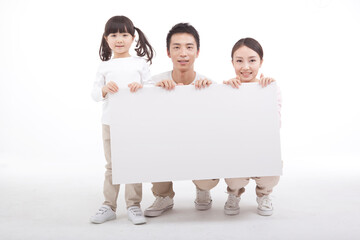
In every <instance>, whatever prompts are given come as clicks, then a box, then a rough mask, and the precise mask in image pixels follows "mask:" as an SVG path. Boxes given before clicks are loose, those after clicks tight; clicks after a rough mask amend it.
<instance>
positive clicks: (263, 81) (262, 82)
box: [259, 74, 275, 87]
mask: <svg viewBox="0 0 360 240" xmlns="http://www.w3.org/2000/svg"><path fill="white" fill-rule="evenodd" d="M272 82H275V79H273V78H268V77H264V74H261V75H260V81H259V84H260V85H261V86H262V87H266V86H267V85H269V84H270V83H272Z"/></svg>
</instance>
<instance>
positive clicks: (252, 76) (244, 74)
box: [232, 46, 262, 82]
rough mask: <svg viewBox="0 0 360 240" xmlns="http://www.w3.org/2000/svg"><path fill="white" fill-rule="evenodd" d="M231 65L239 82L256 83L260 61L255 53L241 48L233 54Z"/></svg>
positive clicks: (244, 47)
mask: <svg viewBox="0 0 360 240" xmlns="http://www.w3.org/2000/svg"><path fill="white" fill-rule="evenodd" d="M232 64H233V66H234V69H235V73H236V75H237V76H239V77H240V81H241V82H256V81H257V80H256V76H257V74H258V72H259V69H260V67H261V64H262V60H261V59H260V56H259V54H257V52H255V51H254V50H252V49H251V48H248V47H246V46H242V47H240V48H239V49H238V50H236V51H235V52H234V55H233V60H232Z"/></svg>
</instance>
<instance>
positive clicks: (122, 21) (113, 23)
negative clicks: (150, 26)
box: [99, 16, 154, 64]
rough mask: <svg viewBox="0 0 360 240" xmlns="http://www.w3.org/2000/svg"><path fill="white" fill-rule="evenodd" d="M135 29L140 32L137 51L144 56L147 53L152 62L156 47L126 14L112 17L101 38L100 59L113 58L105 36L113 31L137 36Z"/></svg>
mask: <svg viewBox="0 0 360 240" xmlns="http://www.w3.org/2000/svg"><path fill="white" fill-rule="evenodd" d="M135 30H136V31H137V32H138V34H139V40H138V41H137V43H136V48H135V51H136V53H137V55H138V56H140V57H144V56H145V55H146V58H147V61H148V62H150V64H151V59H152V58H153V57H154V49H153V48H152V46H151V45H150V43H149V41H148V40H147V39H146V37H145V34H144V33H143V32H142V31H141V30H140V29H139V28H136V27H134V24H133V23H132V21H131V20H130V19H129V18H127V17H125V16H114V17H112V18H110V19H109V20H108V21H107V23H106V25H105V30H104V33H103V36H102V39H101V45H100V50H99V55H100V59H101V60H102V61H108V60H110V59H111V55H112V52H111V49H110V47H109V45H108V44H107V42H106V39H105V37H107V36H109V35H110V34H111V33H117V32H120V33H129V34H131V36H133V37H134V36H135Z"/></svg>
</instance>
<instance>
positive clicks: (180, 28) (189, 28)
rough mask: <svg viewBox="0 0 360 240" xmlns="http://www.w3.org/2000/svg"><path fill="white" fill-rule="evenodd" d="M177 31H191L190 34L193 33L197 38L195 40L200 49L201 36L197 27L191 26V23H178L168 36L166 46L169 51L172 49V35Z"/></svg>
mask: <svg viewBox="0 0 360 240" xmlns="http://www.w3.org/2000/svg"><path fill="white" fill-rule="evenodd" d="M176 33H189V34H191V35H193V37H194V38H195V41H196V46H197V50H199V49H200V37H199V33H198V32H197V31H196V29H195V28H194V27H193V26H191V25H190V24H189V23H178V24H176V25H175V26H173V27H172V28H171V29H170V31H169V33H168V35H167V37H166V48H167V50H168V51H170V40H171V37H172V35H174V34H176Z"/></svg>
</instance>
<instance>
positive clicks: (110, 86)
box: [102, 81, 119, 97]
mask: <svg viewBox="0 0 360 240" xmlns="http://www.w3.org/2000/svg"><path fill="white" fill-rule="evenodd" d="M118 90H119V87H118V86H117V85H116V83H115V82H112V81H110V82H108V83H107V84H106V85H105V86H104V87H103V88H102V96H103V97H105V96H106V95H107V94H108V93H116V92H117V91H118Z"/></svg>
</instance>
